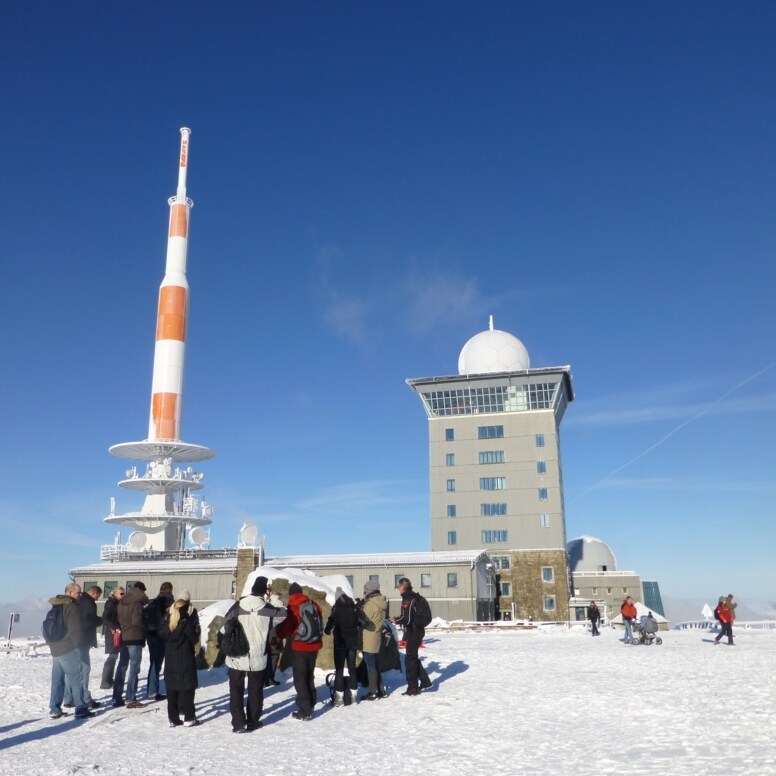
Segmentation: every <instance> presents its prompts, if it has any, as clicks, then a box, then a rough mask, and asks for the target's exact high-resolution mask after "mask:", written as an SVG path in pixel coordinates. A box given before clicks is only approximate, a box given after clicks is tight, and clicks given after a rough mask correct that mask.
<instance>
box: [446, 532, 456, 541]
mask: <svg viewBox="0 0 776 776" xmlns="http://www.w3.org/2000/svg"><path fill="white" fill-rule="evenodd" d="M447 543H448V544H458V534H457V533H456V532H455V531H448V532H447Z"/></svg>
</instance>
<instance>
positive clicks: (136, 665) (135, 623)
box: [113, 582, 148, 709]
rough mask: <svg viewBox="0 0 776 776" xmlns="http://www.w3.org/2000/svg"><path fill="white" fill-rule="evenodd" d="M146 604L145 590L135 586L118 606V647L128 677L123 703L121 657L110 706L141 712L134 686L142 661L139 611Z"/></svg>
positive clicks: (142, 624) (143, 632)
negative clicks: (119, 646) (119, 630)
mask: <svg viewBox="0 0 776 776" xmlns="http://www.w3.org/2000/svg"><path fill="white" fill-rule="evenodd" d="M147 603H148V596H147V595H146V586H145V585H144V584H143V583H142V582H135V585H134V587H133V588H132V589H131V590H130V591H129V592H128V593H127V594H126V595H125V596H124V597H123V598H122V599H121V601H120V602H119V606H118V611H119V625H120V626H121V643H122V646H124V647H126V649H127V656H128V659H129V673H128V675H127V694H126V701H124V700H122V699H121V692H122V690H123V689H124V673H125V671H126V669H127V667H126V663H124V654H123V650H122V655H121V657H120V658H119V665H118V668H117V669H116V678H115V680H114V682H113V705H114V706H124V705H125V702H126V706H127V708H128V709H142V708H143V706H145V704H144V703H141V702H140V701H139V700H138V699H137V682H138V677H139V675H140V660H141V659H142V657H143V646H144V645H145V637H146V625H145V620H144V619H143V607H144V606H145V605H146V604H147Z"/></svg>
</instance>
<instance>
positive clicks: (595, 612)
mask: <svg viewBox="0 0 776 776" xmlns="http://www.w3.org/2000/svg"><path fill="white" fill-rule="evenodd" d="M587 619H588V620H590V626H591V629H592V631H593V635H594V636H600V635H601V634H600V633H599V632H598V623H599V622H601V610H600V609H599V608H598V604H597V603H596V602H595V601H591V602H590V606H588V607H587Z"/></svg>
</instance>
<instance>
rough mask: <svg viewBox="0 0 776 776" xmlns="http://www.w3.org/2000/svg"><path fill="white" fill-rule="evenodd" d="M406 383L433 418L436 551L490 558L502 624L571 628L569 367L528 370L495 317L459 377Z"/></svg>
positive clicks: (463, 357) (467, 354)
mask: <svg viewBox="0 0 776 776" xmlns="http://www.w3.org/2000/svg"><path fill="white" fill-rule="evenodd" d="M407 384H408V385H409V386H410V387H411V388H412V389H413V390H414V391H415V392H416V393H417V394H418V396H419V397H420V399H421V401H422V402H423V408H424V409H425V411H426V414H427V415H428V439H429V442H428V450H429V483H430V493H431V499H430V506H431V549H432V550H433V551H450V550H456V549H458V550H480V551H487V553H488V554H489V555H490V557H491V559H492V561H493V564H494V566H495V567H496V569H497V573H498V575H499V586H500V596H499V597H498V608H499V611H500V612H501V616H504V615H507V616H510V617H512V618H513V619H514V618H520V619H527V618H529V617H531V618H533V619H537V620H548V619H549V620H565V619H568V617H569V597H570V592H571V591H570V577H569V566H568V560H567V553H566V521H565V512H564V506H563V476H562V468H561V454H560V436H559V429H560V423H561V420H562V419H563V414H564V412H565V411H566V407H567V406H568V404H570V403H571V402H572V401H573V400H574V391H573V388H572V383H571V368H570V367H568V366H558V367H546V368H535V369H532V368H531V366H530V359H529V356H528V351H527V350H526V348H525V346H524V345H523V343H522V342H521V341H520V340H519V339H517V337H514V336H513V335H512V334H509V333H508V332H505V331H499V330H498V329H494V328H493V318H492V317H491V319H490V326H489V328H488V329H487V330H486V331H483V332H481V333H479V334H477V335H475V336H474V337H472V338H471V339H470V340H469V341H468V342H467V343H466V344H465V345H464V346H463V349H462V350H461V354H460V357H459V359H458V374H457V375H451V376H448V377H421V378H413V379H409V380H407Z"/></svg>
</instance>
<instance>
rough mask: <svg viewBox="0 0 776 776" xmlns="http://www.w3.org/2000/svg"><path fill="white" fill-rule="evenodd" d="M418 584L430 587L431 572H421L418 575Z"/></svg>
mask: <svg viewBox="0 0 776 776" xmlns="http://www.w3.org/2000/svg"><path fill="white" fill-rule="evenodd" d="M420 586H421V587H431V574H421V575H420Z"/></svg>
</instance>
